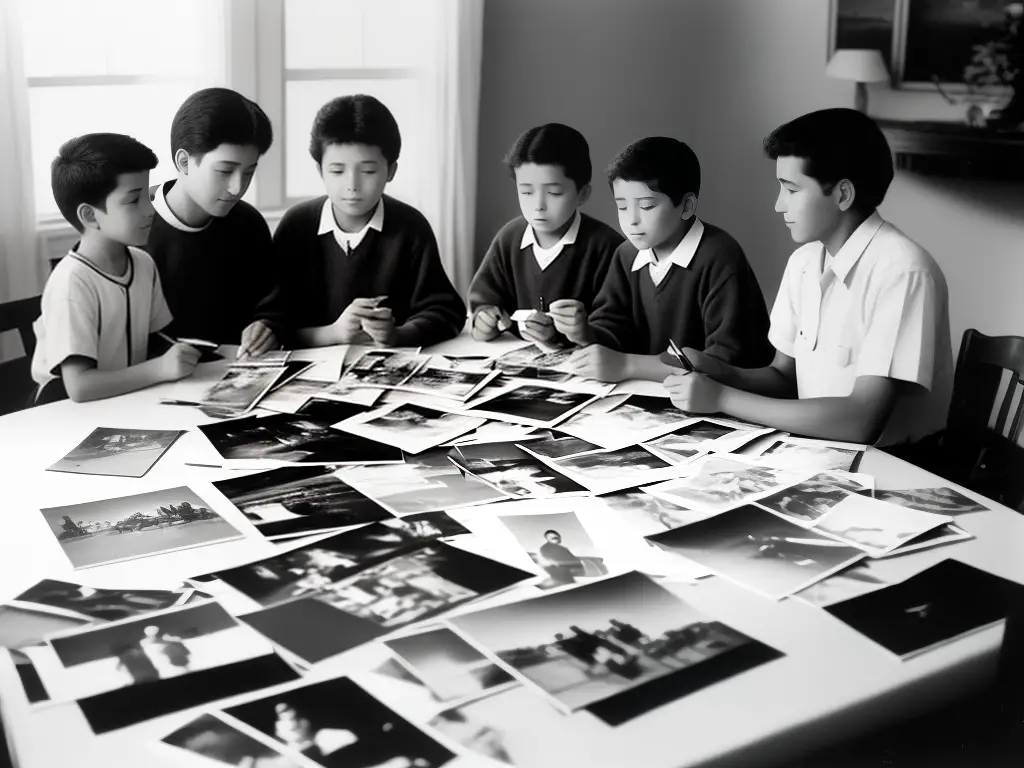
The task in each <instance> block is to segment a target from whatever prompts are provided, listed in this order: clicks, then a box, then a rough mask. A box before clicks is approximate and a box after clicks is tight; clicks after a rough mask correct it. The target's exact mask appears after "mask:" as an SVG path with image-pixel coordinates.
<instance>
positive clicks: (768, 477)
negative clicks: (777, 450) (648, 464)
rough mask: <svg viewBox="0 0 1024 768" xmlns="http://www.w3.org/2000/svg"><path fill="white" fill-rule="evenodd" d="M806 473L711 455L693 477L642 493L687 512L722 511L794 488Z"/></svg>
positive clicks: (646, 489)
mask: <svg viewBox="0 0 1024 768" xmlns="http://www.w3.org/2000/svg"><path fill="white" fill-rule="evenodd" d="M807 474H809V473H803V474H795V473H793V472H791V471H788V470H784V469H776V468H772V467H762V466H757V465H754V464H746V463H744V462H740V461H735V460H733V459H726V458H718V457H714V456H711V457H708V458H707V459H706V460H705V461H704V462H703V463H702V464H701V466H700V467H699V469H698V470H697V472H696V473H695V474H692V475H689V476H687V477H682V478H679V479H675V480H668V481H667V482H663V483H659V484H657V485H651V486H648V487H646V488H644V490H645V491H647V492H648V493H652V494H654V495H655V496H659V497H661V498H663V499H665V500H667V501H670V502H672V503H673V504H678V505H680V506H682V507H687V508H688V509H695V510H702V511H707V512H723V511H725V510H727V509H732V508H734V507H738V506H740V505H741V504H746V503H748V502H750V501H754V500H755V499H759V498H761V497H764V496H769V495H771V494H772V493H773V492H775V491H777V490H779V489H780V488H786V487H788V486H791V485H795V484H796V483H799V482H801V481H803V480H805V479H806V478H807Z"/></svg>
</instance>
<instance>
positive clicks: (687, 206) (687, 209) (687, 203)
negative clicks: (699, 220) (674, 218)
mask: <svg viewBox="0 0 1024 768" xmlns="http://www.w3.org/2000/svg"><path fill="white" fill-rule="evenodd" d="M696 213H697V196H696V195H695V194H693V192H687V193H686V194H685V195H684V196H683V210H682V211H681V212H680V214H679V218H681V219H682V220H683V221H688V220H689V219H692V218H693V217H694V215H696Z"/></svg>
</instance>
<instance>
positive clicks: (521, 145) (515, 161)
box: [505, 123, 593, 191]
mask: <svg viewBox="0 0 1024 768" xmlns="http://www.w3.org/2000/svg"><path fill="white" fill-rule="evenodd" d="M525 163H535V164H537V165H560V166H561V167H562V169H563V171H564V172H565V175H566V176H567V177H568V178H570V179H572V180H573V182H574V183H575V184H576V189H577V191H579V190H580V189H582V188H583V187H585V186H586V185H587V184H589V183H590V177H591V175H592V174H593V167H592V166H591V164H590V146H589V145H588V144H587V140H586V139H585V138H583V134H582V133H580V132H579V131H577V130H576V129H575V128H570V127H569V126H568V125H562V124H561V123H547V124H546V125H538V126H537V127H536V128H530V129H528V130H526V131H524V132H523V133H521V134H519V138H518V139H516V141H515V144H513V145H512V149H510V150H509V151H508V154H507V155H506V156H505V165H507V166H508V170H509V173H511V174H512V178H513V179H514V178H515V177H516V168H518V167H519V166H520V165H523V164H525Z"/></svg>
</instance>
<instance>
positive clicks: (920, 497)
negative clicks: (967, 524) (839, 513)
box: [875, 486, 988, 515]
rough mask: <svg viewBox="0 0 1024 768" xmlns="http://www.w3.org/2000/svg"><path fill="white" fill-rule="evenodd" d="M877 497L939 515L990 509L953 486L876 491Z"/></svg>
mask: <svg viewBox="0 0 1024 768" xmlns="http://www.w3.org/2000/svg"><path fill="white" fill-rule="evenodd" d="M875 498H876V499H879V500H881V501H887V502H889V503H890V504H899V505H900V506H901V507H909V508H910V509H918V510H920V511H922V512H934V513H935V514H937V515H959V514H962V513H964V512H981V511H982V510H985V509H988V507H986V506H985V505H984V504H980V503H978V502H977V501H975V500H974V499H972V498H969V497H967V496H965V495H964V494H962V493H960V492H959V491H956V490H954V489H952V488H949V487H946V486H942V487H938V488H910V489H907V490H901V491H875Z"/></svg>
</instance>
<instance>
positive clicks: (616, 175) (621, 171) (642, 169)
mask: <svg viewBox="0 0 1024 768" xmlns="http://www.w3.org/2000/svg"><path fill="white" fill-rule="evenodd" d="M606 173H607V174H608V183H609V184H611V183H612V182H613V181H615V180H616V179H622V180H623V181H642V182H643V183H644V184H646V185H647V186H649V187H650V188H651V189H653V190H654V191H655V192H661V193H662V194H665V195H668V196H669V198H670V199H671V200H672V205H679V204H680V203H681V202H682V201H683V198H684V197H685V196H686V195H687V194H688V193H690V192H692V193H693V194H694V195H699V194H700V161H699V160H698V159H697V155H696V154H695V153H694V151H693V150H692V149H690V147H689V145H688V144H686V143H685V142H682V141H679V139H673V138H670V137H668V136H648V137H647V138H646V139H640V141H634V142H633V143H632V144H630V145H629V146H628V147H626V148H625V149H624V150H622V151H621V152H619V154H617V155H616V156H615V159H614V160H612V162H611V164H610V165H609V166H608V170H607V171H606Z"/></svg>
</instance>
